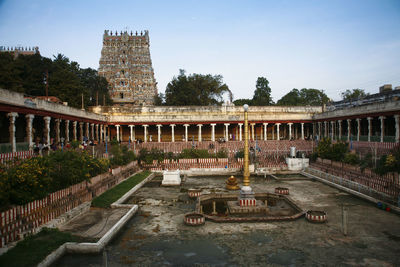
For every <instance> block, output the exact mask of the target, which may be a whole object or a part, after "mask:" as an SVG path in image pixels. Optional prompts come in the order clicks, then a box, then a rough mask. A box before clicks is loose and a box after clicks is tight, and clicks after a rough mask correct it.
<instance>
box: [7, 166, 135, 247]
mask: <svg viewBox="0 0 400 267" xmlns="http://www.w3.org/2000/svg"><path fill="white" fill-rule="evenodd" d="M119 168H120V169H119V172H117V174H110V173H104V174H100V175H98V176H96V177H93V178H91V179H90V182H86V181H84V182H81V183H79V184H75V185H72V186H70V187H68V188H65V189H62V190H59V191H57V192H54V193H51V194H49V195H48V196H47V197H46V198H44V199H41V200H35V201H32V202H29V203H27V204H25V205H22V206H15V207H13V208H11V209H9V210H7V211H4V212H1V213H0V247H3V246H5V245H7V244H8V243H10V242H13V241H16V240H19V239H21V238H23V237H24V236H25V235H26V234H29V233H34V232H35V231H36V229H37V228H38V227H39V226H41V225H43V224H45V223H47V222H49V221H51V220H53V219H55V218H57V217H58V216H60V215H61V214H63V213H65V212H67V211H69V210H71V209H73V208H75V207H77V206H79V205H80V204H82V203H84V202H87V201H90V200H92V199H93V198H94V197H95V196H98V195H100V194H102V193H103V192H105V191H106V190H108V189H109V188H111V187H113V186H114V185H116V184H118V183H120V182H121V181H122V180H123V179H124V178H126V177H127V176H129V175H131V174H133V173H134V172H135V171H136V170H137V169H138V168H137V163H136V162H131V163H130V164H128V165H126V166H124V167H119Z"/></svg>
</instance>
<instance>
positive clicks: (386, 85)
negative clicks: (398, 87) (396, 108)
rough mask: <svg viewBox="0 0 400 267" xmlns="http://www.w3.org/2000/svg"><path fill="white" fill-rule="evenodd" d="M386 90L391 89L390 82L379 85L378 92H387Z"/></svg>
mask: <svg viewBox="0 0 400 267" xmlns="http://www.w3.org/2000/svg"><path fill="white" fill-rule="evenodd" d="M388 91H392V85H391V84H384V85H382V86H381V87H379V93H383V92H388Z"/></svg>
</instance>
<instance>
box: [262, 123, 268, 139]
mask: <svg viewBox="0 0 400 267" xmlns="http://www.w3.org/2000/svg"><path fill="white" fill-rule="evenodd" d="M263 125H264V141H267V139H268V137H267V134H268V132H267V129H268V128H267V127H268V123H267V122H264V123H263Z"/></svg>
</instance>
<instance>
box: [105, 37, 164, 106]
mask: <svg viewBox="0 0 400 267" xmlns="http://www.w3.org/2000/svg"><path fill="white" fill-rule="evenodd" d="M149 46H150V42H149V32H148V31H144V34H143V33H142V32H141V33H140V35H138V33H137V32H136V34H132V32H131V33H130V34H129V33H128V32H127V31H125V32H120V34H118V32H115V34H114V35H113V32H112V31H111V32H110V33H109V31H108V30H105V31H104V35H103V48H102V50H101V58H100V64H99V75H100V76H103V77H105V78H106V79H107V81H108V83H109V93H110V97H111V99H112V100H113V101H114V104H115V105H153V104H154V96H155V95H157V86H156V85H157V83H156V81H155V79H154V71H153V67H152V64H151V59H150V49H149Z"/></svg>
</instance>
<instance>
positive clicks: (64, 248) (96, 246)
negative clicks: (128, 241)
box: [38, 205, 138, 267]
mask: <svg viewBox="0 0 400 267" xmlns="http://www.w3.org/2000/svg"><path fill="white" fill-rule="evenodd" d="M137 210H138V206H137V205H133V206H132V207H131V209H130V210H129V211H128V212H127V213H126V214H125V215H124V216H123V217H122V218H121V219H120V220H119V221H118V222H117V223H116V224H115V225H114V226H113V227H112V228H111V229H110V230H108V232H107V233H106V234H105V235H104V236H103V237H102V238H101V239H100V240H99V241H97V242H96V243H73V242H67V243H65V244H63V245H61V246H60V247H59V248H58V249H56V250H54V251H53V252H52V253H50V254H49V255H48V256H47V257H46V258H45V259H44V260H43V261H42V262H41V263H39V264H38V267H45V266H51V265H52V264H54V263H55V262H56V261H57V260H58V259H59V258H61V257H62V256H63V255H64V254H65V253H67V252H72V253H99V252H100V251H102V250H103V248H104V247H105V246H106V245H107V244H108V242H110V240H111V239H112V238H113V237H114V236H115V235H116V234H117V233H118V231H119V230H120V229H121V228H122V227H123V226H124V225H125V223H126V222H127V221H128V220H129V219H130V218H132V216H133V215H134V214H135V213H136V212H137Z"/></svg>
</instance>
